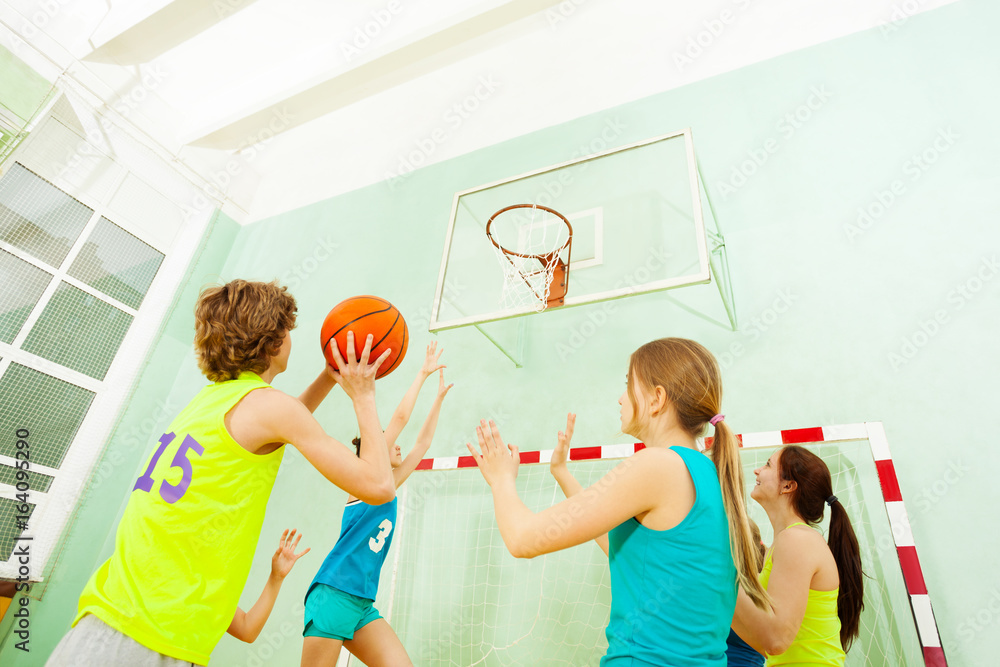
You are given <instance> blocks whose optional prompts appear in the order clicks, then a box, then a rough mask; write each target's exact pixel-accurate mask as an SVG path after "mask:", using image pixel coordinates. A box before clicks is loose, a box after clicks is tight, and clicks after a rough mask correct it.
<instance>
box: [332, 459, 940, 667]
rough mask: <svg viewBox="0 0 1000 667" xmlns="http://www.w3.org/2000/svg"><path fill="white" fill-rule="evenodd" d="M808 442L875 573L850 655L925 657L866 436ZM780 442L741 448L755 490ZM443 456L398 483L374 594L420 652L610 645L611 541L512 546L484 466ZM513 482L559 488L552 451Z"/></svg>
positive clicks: (575, 652)
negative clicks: (547, 550) (525, 551)
mask: <svg viewBox="0 0 1000 667" xmlns="http://www.w3.org/2000/svg"><path fill="white" fill-rule="evenodd" d="M805 446H807V447H808V448H809V449H811V450H812V451H814V452H815V453H816V454H818V455H819V456H821V457H822V458H823V460H824V461H826V463H827V465H828V466H829V468H830V471H831V473H832V474H833V486H834V493H835V494H836V495H837V496H838V498H840V500H841V502H842V503H843V504H844V505H845V507H846V508H847V512H848V514H849V516H850V517H851V520H852V523H853V525H854V529H855V531H856V533H857V536H858V541H859V542H860V545H861V551H862V558H863V565H864V571H865V574H866V575H867V578H866V580H865V598H864V600H865V610H864V612H863V614H862V619H861V635H860V637H859V638H858V640H857V641H856V642H855V644H854V646H853V648H852V649H851V651H850V652H849V654H848V659H847V664H848V665H878V666H882V665H918V664H923V662H924V657H923V654H922V649H921V641H920V637H919V635H918V631H917V624H916V622H915V620H914V616H913V613H912V612H911V601H910V596H909V595H908V592H907V588H906V584H905V582H904V578H903V573H902V571H901V568H900V564H899V559H898V558H897V555H896V548H895V543H894V540H893V536H892V528H891V526H890V521H889V518H888V516H887V513H886V504H885V502H884V500H883V493H882V491H881V488H880V484H879V477H878V473H877V471H876V467H875V462H874V460H873V456H872V449H871V446H870V443H869V441H868V440H867V439H857V440H846V441H839V442H824V443H815V444H806V445H805ZM604 449H605V450H607V449H608V448H604ZM773 450H774V448H773V447H769V448H766V449H764V448H761V449H751V448H745V449H743V450H741V457H742V460H743V466H744V471H745V473H746V478H747V481H748V490H749V484H752V480H753V472H752V471H753V470H754V468H756V467H758V466H760V465H761V464H762V463H763V462H764V461H766V459H767V457H768V456H769V455H770V454H771V452H772V451H773ZM545 458H546V457H545V453H543V456H542V460H543V461H544V460H545ZM616 463H617V460H614V459H611V460H609V459H607V458H605V459H603V460H593V461H573V462H571V463H570V466H571V470H572V472H573V474H574V475H575V476H576V477H577V479H579V480H580V482H581V484H583V485H584V486H587V485H589V484H592V483H594V482H596V481H597V480H598V479H599V478H600V477H601V476H602V475H603V474H604V473H605V472H607V471H608V470H610V469H611V468H612V467H613V466H614V465H615V464H616ZM447 465H448V466H450V467H452V468H454V469H446V470H423V471H418V472H416V473H415V474H414V475H413V476H412V477H411V478H410V480H409V481H408V482H407V484H406V485H405V486H404V487H403V489H402V490H401V491H402V492H401V494H400V495H401V497H400V506H401V508H402V513H401V515H400V518H399V520H398V523H397V525H398V532H397V534H396V537H395V540H394V542H393V548H392V552H391V553H390V554H389V557H388V559H387V562H386V567H385V570H384V571H383V574H382V585H381V587H380V591H379V599H378V600H377V601H376V607H377V608H378V609H379V610H380V611H381V612H382V614H383V615H384V616H386V618H387V619H389V622H390V624H391V625H392V627H393V628H394V629H395V631H396V633H397V635H399V637H400V639H401V641H402V642H403V644H404V646H405V647H406V649H407V651H408V653H409V655H410V658H411V659H412V660H413V661H414V664H418V665H451V666H454V667H470V666H472V665H484V666H485V665H490V666H493V665H573V666H578V665H595V664H597V663H598V662H599V660H600V658H601V656H602V655H603V654H604V652H605V650H606V648H607V641H606V639H605V635H604V629H605V626H606V625H607V622H608V614H609V610H610V603H611V589H610V579H609V574H608V565H607V558H606V557H605V555H604V554H603V552H601V550H600V549H599V548H598V547H597V545H596V544H594V543H592V542H591V543H588V544H583V545H580V546H577V547H574V548H572V549H568V550H565V551H562V552H558V553H554V554H549V555H546V556H541V557H538V558H535V559H532V560H517V559H515V558H513V557H512V556H511V555H510V554H509V553H508V552H507V550H506V548H505V547H504V544H503V541H502V540H501V538H500V534H499V532H498V531H497V528H496V521H495V519H494V515H493V504H492V497H491V495H490V492H489V488H488V487H487V485H486V483H485V482H484V481H483V479H482V476H481V475H480V474H479V471H478V470H476V469H475V468H474V467H473V468H462V467H461V466H459V467H458V468H455V460H454V459H450V460H449V461H448V463H447ZM517 483H518V489H519V492H520V495H521V498H522V499H523V500H524V501H525V503H526V504H527V505H528V506H529V507H530V508H531V509H533V510H535V511H539V510H541V509H544V508H545V507H549V506H551V505H552V504H554V503H557V502H559V501H560V500H562V498H563V496H562V493H561V491H560V490H559V487H558V485H557V484H556V483H555V481H554V480H553V479H552V477H551V476H550V475H549V471H548V465H547V464H545V463H542V464H537V465H525V464H522V466H521V471H520V472H519V474H518V479H517ZM749 507H750V509H751V516H752V517H753V518H754V520H755V521H756V522H757V524H758V525H759V526H760V528H761V531H762V533H763V535H764V540H765V542H766V543H770V539H771V535H770V533H771V529H770V524H769V522H768V520H767V517H766V515H765V514H764V512H763V510H761V509H760V507H759V506H758V505H756V503H754V502H753V501H750V502H749ZM827 515H829V513H827ZM827 520H828V517H827ZM827 520H824V522H823V525H822V526H821V528H822V529H823V531H824V533H825V531H826V528H827ZM928 605H929V603H928ZM935 635H936V630H935ZM925 643H926V642H925ZM352 664H357V663H356V662H355V663H352Z"/></svg>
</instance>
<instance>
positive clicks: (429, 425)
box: [392, 368, 455, 489]
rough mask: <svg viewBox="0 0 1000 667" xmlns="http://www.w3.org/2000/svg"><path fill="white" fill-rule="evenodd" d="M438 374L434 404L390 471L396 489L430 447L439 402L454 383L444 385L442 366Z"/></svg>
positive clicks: (441, 401)
mask: <svg viewBox="0 0 1000 667" xmlns="http://www.w3.org/2000/svg"><path fill="white" fill-rule="evenodd" d="M438 374H439V376H440V377H439V379H438V392H437V396H435V397H434V404H433V405H431V410H430V412H428V413H427V419H425V420H424V425H423V426H421V427H420V433H418V434H417V441H416V442H415V443H414V445H413V449H412V450H410V453H409V454H407V455H406V458H405V459H403V462H402V463H401V464H400V465H399V467H397V468H395V469H393V471H392V477H393V479H394V480H395V481H396V488H397V489H398V488H399V487H400V485H401V484H402V483H403V482H405V481H406V478H407V477H409V476H410V474H411V473H412V472H413V471H414V470H416V469H417V465H418V464H419V463H420V459H422V458H424V454H426V453H427V450H428V449H430V446H431V440H433V439H434V429H436V428H437V422H438V416H439V415H440V414H441V404H442V403H444V397H445V396H447V395H448V391H449V390H450V389H451V388H452V387H454V386H455V385H454V384H449V385H447V386H445V384H444V369H443V368H442V369H441V370H439V371H438Z"/></svg>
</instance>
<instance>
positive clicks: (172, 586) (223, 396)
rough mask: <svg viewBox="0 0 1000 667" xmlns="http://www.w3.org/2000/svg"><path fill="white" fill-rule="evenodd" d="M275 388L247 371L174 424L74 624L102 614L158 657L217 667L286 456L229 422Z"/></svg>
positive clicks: (203, 395)
mask: <svg viewBox="0 0 1000 667" xmlns="http://www.w3.org/2000/svg"><path fill="white" fill-rule="evenodd" d="M267 386H268V384H267V383H266V382H264V381H263V380H262V379H261V378H260V377H259V376H258V375H256V374H254V373H248V372H245V373H242V374H241V375H240V376H239V378H238V379H236V380H230V381H228V382H218V383H216V384H213V385H209V386H207V387H205V388H204V389H202V390H201V392H199V393H198V395H197V396H195V398H194V399H193V400H192V401H191V402H190V403H189V404H188V405H187V407H186V408H184V410H182V411H181V413H180V414H179V415H177V417H176V418H175V419H174V420H173V422H171V424H170V426H169V428H168V429H167V432H166V433H165V434H164V435H163V436H161V437H160V440H159V443H158V445H157V447H156V449H155V451H154V452H153V454H152V456H151V457H150V458H149V459H148V461H147V462H146V465H144V466H143V468H142V472H141V474H140V477H139V479H138V480H137V481H136V482H135V486H134V487H133V488H132V493H131V495H130V497H129V500H128V504H127V505H126V507H125V513H124V515H123V516H122V519H121V523H120V524H119V525H118V532H117V534H116V535H115V550H114V553H113V554H112V555H111V558H109V559H108V560H107V561H106V562H105V563H104V564H103V565H102V566H101V567H100V568H99V569H98V570H97V572H95V573H94V575H93V576H92V577H91V578H90V581H88V582H87V585H86V587H84V589H83V593H82V594H81V595H80V603H79V607H78V613H77V616H76V618H75V619H74V621H73V625H76V623H77V622H78V621H79V620H80V619H81V618H83V616H84V615H86V614H94V615H95V616H97V617H98V618H100V619H101V620H103V621H104V622H105V623H107V624H108V625H110V626H111V627H113V628H115V629H117V630H118V631H119V632H122V633H124V634H126V635H128V636H129V637H131V638H132V639H134V640H136V641H137V642H139V643H140V644H143V645H144V646H147V647H148V648H151V649H153V650H154V651H157V652H158V653H162V654H164V655H168V656H171V657H174V658H179V659H180V660H184V661H190V662H193V663H195V664H199V665H206V664H208V658H209V655H210V654H211V653H212V649H214V648H215V645H216V644H217V643H218V642H219V640H220V639H221V638H222V635H223V634H224V633H225V632H226V629H227V628H228V627H229V624H230V623H231V622H232V620H233V615H234V614H235V613H236V606H237V604H238V603H239V599H240V593H241V592H242V591H243V586H244V585H245V584H246V580H247V575H248V574H249V572H250V564H251V561H252V560H253V553H254V550H255V548H256V547H257V540H258V538H259V537H260V529H261V525H262V523H263V521H264V510H265V508H266V507H267V500H268V497H270V495H271V487H272V486H273V485H274V479H275V477H276V475H277V473H278V466H279V464H280V463H281V458H282V456H283V454H284V448H283V447H280V448H278V449H277V450H276V451H274V452H272V453H270V454H266V455H256V454H251V453H250V452H248V451H247V450H245V449H243V448H242V447H241V446H240V445H239V444H238V443H237V442H236V441H235V440H233V438H232V436H231V435H229V432H228V431H227V430H226V427H225V423H224V421H223V420H224V418H225V415H226V413H227V412H229V410H230V409H231V408H232V407H233V406H234V405H236V403H237V402H239V400H240V399H242V398H243V397H244V396H245V395H246V394H247V393H248V392H250V391H253V390H254V389H259V388H262V387H267Z"/></svg>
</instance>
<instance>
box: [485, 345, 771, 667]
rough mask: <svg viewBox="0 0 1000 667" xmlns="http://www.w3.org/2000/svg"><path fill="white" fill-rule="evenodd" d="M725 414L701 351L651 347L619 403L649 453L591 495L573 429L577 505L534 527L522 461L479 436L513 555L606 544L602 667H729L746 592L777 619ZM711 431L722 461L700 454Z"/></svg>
mask: <svg viewBox="0 0 1000 667" xmlns="http://www.w3.org/2000/svg"><path fill="white" fill-rule="evenodd" d="M721 401H722V383H721V381H720V374H719V368H718V364H716V362H715V359H714V358H713V357H712V355H711V353H709V352H708V350H706V349H705V348H704V347H702V346H701V345H699V344H698V343H695V342H694V341H690V340H685V339H681V338H664V339H660V340H656V341H653V342H651V343H647V344H646V345H643V346H642V347H640V348H639V349H638V350H636V351H635V352H634V353H633V354H632V357H631V359H630V361H629V368H628V376H627V379H626V390H625V392H624V393H623V394H622V396H621V397H620V398H619V399H618V403H619V405H620V406H621V420H622V430H623V431H624V432H625V433H628V434H629V435H632V436H634V437H636V438H637V439H639V440H641V441H642V442H644V443H645V444H646V448H645V449H643V450H641V451H639V452H637V453H636V454H635V455H633V456H632V457H630V458H628V459H626V460H625V461H623V462H622V463H620V464H619V465H618V466H616V467H615V468H614V469H613V470H612V471H611V472H609V473H608V474H607V475H605V476H604V477H603V478H602V479H601V480H599V481H598V482H597V483H596V484H594V485H593V486H591V487H589V488H587V489H582V488H581V487H580V485H579V484H578V483H576V480H574V479H572V476H571V475H569V474H568V471H566V470H564V469H563V465H564V462H565V457H564V456H563V454H564V453H565V451H566V450H568V448H569V439H570V437H571V436H572V427H573V425H574V421H575V416H574V415H570V419H569V420H568V422H567V430H566V431H565V432H564V433H560V435H559V447H558V448H557V450H556V456H554V458H553V466H552V472H553V474H554V475H555V476H556V479H557V480H558V481H559V484H560V486H561V487H562V488H563V490H564V491H565V492H566V494H567V496H568V497H567V499H566V500H565V501H563V502H561V503H559V504H558V505H555V506H554V507H551V508H549V509H547V510H544V511H542V512H540V513H538V514H535V513H534V512H532V511H531V510H530V509H528V508H527V507H526V506H525V505H524V503H523V502H522V501H521V499H520V498H519V497H518V494H517V488H516V486H515V483H514V482H515V478H516V477H517V469H518V458H519V455H518V448H517V447H516V446H514V445H508V444H505V443H504V442H503V440H502V439H501V437H500V433H499V431H498V430H497V428H496V425H494V424H493V423H492V422H489V423H488V422H486V421H481V422H480V425H479V426H478V427H477V428H476V434H477V438H478V441H479V448H478V449H476V448H474V447H473V446H472V445H469V451H470V452H471V453H472V455H473V457H474V458H475V460H476V463H477V465H478V466H479V469H480V472H482V474H483V477H484V478H485V479H486V481H487V483H489V485H490V487H491V491H492V494H493V503H494V511H495V514H496V517H497V525H498V527H499V529H500V535H501V536H502V538H503V540H504V544H505V545H506V546H507V549H508V550H509V551H510V552H511V554H512V555H514V556H516V557H518V558H533V557H535V556H538V555H541V554H546V553H550V552H553V551H559V550H561V549H566V548H568V547H571V546H575V545H577V544H581V543H583V542H586V541H589V540H592V539H594V540H599V544H600V543H601V542H602V541H603V540H602V539H601V538H603V537H604V536H606V540H607V542H606V543H607V547H608V554H609V562H610V567H611V592H612V601H611V618H610V622H609V624H608V628H607V637H608V652H607V654H606V655H605V656H604V658H603V659H602V660H601V665H602V667H612V666H619V665H630V666H634V667H642V666H644V665H663V664H670V665H685V666H692V667H693V666H699V667H725V665H726V654H725V651H726V638H727V636H728V634H729V625H730V622H731V621H732V618H733V612H734V609H735V606H736V593H737V582H739V583H740V584H741V585H742V586H744V587H745V590H746V591H747V592H748V594H749V595H751V596H753V597H752V599H753V604H756V605H759V606H761V607H762V608H768V609H769V598H768V596H767V592H766V591H765V590H764V589H763V587H762V586H761V585H760V584H759V583H758V581H757V560H756V558H757V557H756V555H755V549H756V546H755V544H754V542H753V538H752V537H751V534H750V525H749V521H748V518H747V513H746V506H745V503H744V500H743V476H742V468H741V467H740V464H739V456H738V453H737V443H736V438H735V437H734V436H733V434H732V432H731V431H730V430H729V427H728V426H726V424H725V422H724V421H723V417H722V415H721V414H719V408H720V406H721ZM706 427H714V435H715V441H714V446H713V448H712V449H713V454H712V457H713V458H712V460H709V458H708V457H706V456H704V455H703V454H701V453H700V452H699V451H698V448H697V444H696V438H697V437H698V436H699V435H701V434H702V433H703V432H704V431H705V430H706ZM713 461H714V465H713ZM602 548H603V545H602ZM734 561H735V563H736V565H734Z"/></svg>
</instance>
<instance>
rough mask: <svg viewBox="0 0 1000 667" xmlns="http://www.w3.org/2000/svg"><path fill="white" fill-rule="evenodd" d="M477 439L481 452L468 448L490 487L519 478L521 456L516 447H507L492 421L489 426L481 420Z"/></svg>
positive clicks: (468, 445) (470, 446)
mask: <svg viewBox="0 0 1000 667" xmlns="http://www.w3.org/2000/svg"><path fill="white" fill-rule="evenodd" d="M476 437H477V438H478V439H479V450H480V451H481V452H482V453H480V452H477V451H476V450H475V448H473V446H472V445H471V444H469V443H466V445H465V446H466V447H468V448H469V452H470V453H471V454H472V458H473V459H475V461H476V465H477V466H479V472H481V473H483V477H484V478H485V479H486V483H487V484H489V485H490V486H493V485H494V484H496V483H498V482H502V481H504V480H510V481H513V480H514V479H515V478H516V477H517V468H518V466H519V465H520V463H521V454H520V452H519V451H518V449H517V447H516V446H514V445H505V444H504V442H503V439H501V438H500V431H499V430H497V425H496V424H494V423H493V421H492V420H491V421H490V422H489V424H487V423H486V420H485V419H484V420H481V421H480V422H479V426H477V427H476Z"/></svg>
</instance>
